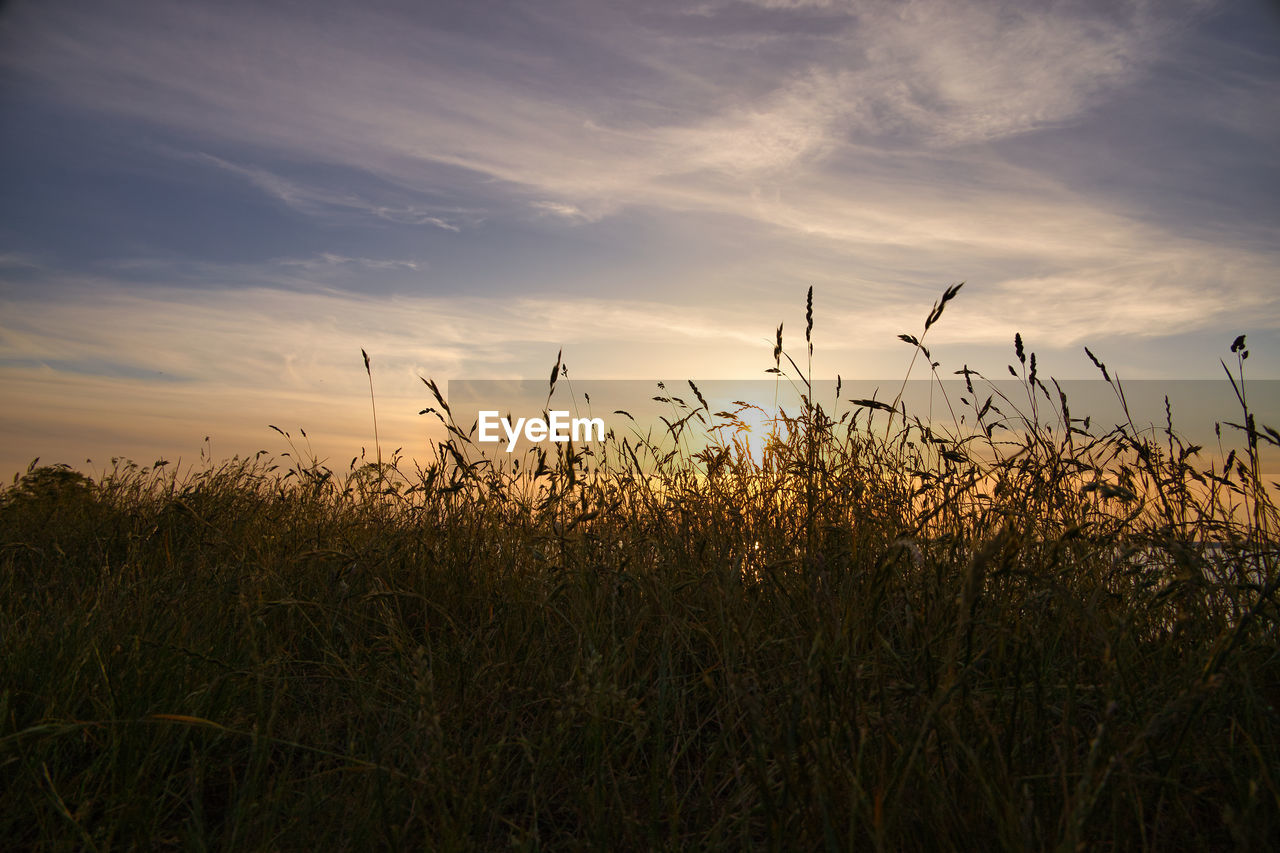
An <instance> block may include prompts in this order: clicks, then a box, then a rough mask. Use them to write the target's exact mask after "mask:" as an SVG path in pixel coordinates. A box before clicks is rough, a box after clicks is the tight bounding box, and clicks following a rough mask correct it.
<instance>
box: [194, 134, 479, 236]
mask: <svg viewBox="0 0 1280 853" xmlns="http://www.w3.org/2000/svg"><path fill="white" fill-rule="evenodd" d="M176 156H181V157H186V158H189V159H194V160H197V161H199V162H202V163H206V164H208V165H212V166H216V167H217V168H219V169H222V170H224V171H227V172H230V173H232V174H234V175H238V176H239V177H242V178H244V179H245V180H247V181H248V182H249V183H250V184H252V185H253V186H254V187H256V188H258V189H260V190H262V191H263V192H264V193H266V194H267V195H269V196H271V197H272V198H274V199H276V200H277V201H280V202H283V203H284V204H285V205H287V206H288V207H290V208H291V209H293V210H296V211H298V212H299V213H305V214H308V215H311V216H324V215H332V214H333V213H335V212H356V213H361V214H366V215H369V216H373V217H376V218H378V219H383V220H386V221H388V222H394V223H397V224H399V225H431V226H433V227H435V228H440V229H443V230H445V231H452V232H454V233H459V232H461V231H462V225H461V224H459V223H460V222H461V221H462V220H461V219H457V220H454V221H450V220H448V219H445V218H442V215H441V211H439V210H436V209H433V208H430V207H425V206H419V205H390V204H378V203H375V202H372V201H369V200H367V199H365V198H362V197H361V196H359V195H356V194H355V193H350V192H334V191H332V190H327V189H324V188H322V187H315V186H308V185H306V184H302V183H299V182H297V181H293V180H289V179H287V178H284V177H281V176H280V175H277V174H275V173H273V172H270V171H268V170H266V169H262V168H257V167H252V166H241V165H237V164H235V163H231V162H229V161H227V160H224V159H222V158H221V157H215V156H213V155H212V154H205V153H196V154H190V155H187V154H177V155H176Z"/></svg>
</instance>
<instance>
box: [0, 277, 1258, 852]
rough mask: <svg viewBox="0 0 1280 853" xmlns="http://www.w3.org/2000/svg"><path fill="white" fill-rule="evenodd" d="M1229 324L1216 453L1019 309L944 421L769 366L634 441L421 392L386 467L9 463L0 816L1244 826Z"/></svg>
mask: <svg viewBox="0 0 1280 853" xmlns="http://www.w3.org/2000/svg"><path fill="white" fill-rule="evenodd" d="M954 290H955V289H952V290H949V291H948V295H944V297H943V299H942V300H940V302H939V303H938V304H937V305H936V306H935V309H934V311H933V312H931V313H930V315H929V320H928V322H926V324H925V331H926V332H927V331H928V328H929V327H930V326H932V325H933V323H934V322H935V321H937V319H938V317H939V316H940V315H941V313H942V309H943V307H944V306H945V305H946V302H947V300H948V299H950V298H951V296H954V295H955V293H954ZM811 328H812V321H811V320H810V327H809V328H807V329H806V345H808V343H809V341H808V339H809V337H810V331H811ZM924 337H925V336H924V335H923V334H922V335H919V336H907V337H906V338H904V339H908V344H909V345H911V346H913V347H916V348H917V350H918V351H919V353H920V355H921V357H922V359H923V361H924V362H926V363H927V362H929V359H930V356H929V353H928V350H927V349H926V346H925V343H924ZM1231 349H1232V353H1231V356H1230V358H1231V362H1230V368H1231V371H1230V372H1231V375H1232V376H1233V382H1235V383H1237V385H1236V387H1237V389H1238V391H1239V393H1240V403H1241V409H1240V410H1239V411H1236V412H1223V413H1222V419H1223V427H1222V440H1223V442H1224V447H1226V446H1227V445H1231V446H1237V445H1238V450H1235V451H1229V455H1228V454H1224V455H1216V452H1215V453H1213V454H1211V453H1210V452H1209V451H1206V450H1204V449H1202V448H1195V447H1191V446H1187V445H1186V444H1185V443H1184V442H1183V441H1182V439H1180V438H1179V436H1178V433H1177V431H1176V429H1175V428H1174V425H1173V424H1169V428H1168V429H1167V430H1164V431H1159V432H1156V433H1152V432H1143V431H1140V430H1138V429H1136V428H1135V427H1133V425H1132V424H1130V425H1123V424H1122V425H1120V426H1119V427H1117V428H1116V429H1111V428H1110V427H1111V425H1107V427H1106V428H1105V429H1100V428H1099V427H1098V425H1096V424H1090V423H1087V422H1086V421H1085V420H1084V417H1083V416H1084V415H1085V414H1087V413H1073V412H1072V411H1071V410H1070V401H1068V400H1067V399H1066V398H1065V397H1064V396H1060V395H1059V394H1058V393H1057V392H1056V390H1055V388H1054V384H1053V383H1052V380H1049V379H1047V378H1045V377H1041V376H1038V375H1037V374H1036V365H1035V357H1034V355H1031V356H1030V359H1028V357H1027V356H1028V353H1027V352H1025V351H1024V347H1023V344H1022V341H1021V339H1020V338H1019V339H1018V341H1017V343H1016V348H1015V351H1014V353H1013V358H1012V359H1011V361H1013V363H1014V366H1013V367H1012V368H1011V370H1013V371H1014V372H1015V373H1016V374H1018V375H1019V376H1020V377H1021V378H1022V379H1023V380H1024V383H1025V388H1026V396H1025V397H1024V398H1023V399H1021V400H1009V399H993V400H987V394H986V393H985V392H984V385H983V380H982V377H980V376H976V375H974V376H972V377H966V378H968V379H969V380H970V381H971V383H972V385H973V390H972V392H971V393H969V394H967V395H966V397H965V399H964V400H963V401H961V400H955V401H952V402H953V404H954V405H955V406H956V407H957V409H959V408H966V407H967V408H966V411H967V413H968V414H967V420H966V422H967V423H969V424H970V425H972V426H973V427H974V428H973V429H971V430H969V432H968V433H966V434H963V435H960V434H957V435H946V434H941V433H939V432H937V431H936V430H935V428H934V427H931V426H930V425H928V424H925V423H922V422H920V421H917V420H914V419H913V418H912V417H911V415H910V413H904V412H902V411H901V410H900V409H899V408H898V407H897V406H895V404H894V403H893V401H882V402H876V401H865V400H864V401H848V400H845V401H840V402H839V403H838V404H837V406H836V408H835V409H834V410H833V411H826V410H824V408H823V407H822V406H821V405H819V404H818V403H817V402H816V401H814V400H812V399H810V398H809V397H808V396H807V395H806V396H805V397H804V398H803V399H804V401H805V402H804V404H803V405H801V406H800V407H799V408H798V409H797V410H796V411H793V412H780V413H778V414H777V415H776V416H775V417H774V418H773V422H772V426H773V429H772V432H771V438H770V441H769V442H768V443H767V444H766V445H765V447H764V453H763V456H762V458H760V459H755V458H753V457H752V456H751V454H750V453H749V452H748V451H747V448H746V439H745V434H744V432H743V431H742V423H741V413H740V412H733V411H725V412H720V413H716V412H712V411H711V410H710V408H709V407H706V406H703V405H702V404H701V401H700V400H699V397H700V396H701V395H700V394H699V392H698V390H697V389H696V387H692V386H691V387H689V388H688V389H687V390H686V389H681V391H679V392H677V393H674V394H673V393H671V391H670V389H667V390H666V391H665V392H659V393H666V394H667V395H668V397H669V399H670V401H671V403H670V404H671V406H672V409H673V412H674V414H675V415H677V416H678V417H673V418H672V420H671V433H670V435H669V436H668V438H670V439H672V440H673V442H674V443H673V444H672V449H671V450H664V449H663V448H662V447H659V446H657V445H655V444H654V443H652V442H647V441H644V440H641V439H638V438H637V437H635V436H614V437H612V438H611V439H610V440H609V441H607V442H606V443H605V444H604V445H603V446H601V445H593V446H591V447H577V448H576V449H575V448H570V449H569V450H567V451H566V450H563V449H562V450H561V452H559V453H558V454H557V453H556V452H554V451H553V452H551V453H549V454H548V455H546V456H545V457H543V458H542V459H541V461H539V460H538V459H537V458H535V457H526V462H527V464H525V465H524V466H522V468H521V469H520V470H519V471H517V470H514V469H512V468H510V467H507V466H501V465H494V464H490V463H488V462H486V461H484V460H483V459H482V458H481V457H480V455H479V454H478V453H477V452H476V451H475V447H474V445H473V444H472V443H471V439H470V436H469V434H468V429H467V426H468V425H466V424H462V425H458V424H453V421H452V416H451V413H450V412H449V410H448V407H447V405H446V402H447V401H445V400H444V399H443V398H442V397H438V398H437V399H434V400H431V401H430V402H431V409H433V410H434V414H436V415H438V416H439V417H440V418H441V420H443V421H445V422H446V423H447V424H451V425H453V427H454V430H455V431H454V432H452V433H451V437H450V440H449V441H448V442H447V443H444V444H441V445H438V446H436V447H435V448H434V453H435V456H434V457H433V458H431V459H428V460H425V461H422V462H421V463H420V464H416V465H410V464H409V463H407V462H405V461H404V460H402V459H400V458H398V457H390V458H388V459H387V460H386V461H385V462H382V461H379V462H373V463H369V464H364V465H356V466H352V467H351V468H350V469H349V470H347V471H346V472H342V471H334V470H331V469H329V468H327V467H325V466H324V465H322V464H320V463H318V462H317V461H315V460H309V459H307V458H305V456H301V455H297V454H295V455H292V456H289V457H287V458H283V459H278V460H274V461H273V460H272V459H270V458H267V457H256V458H250V459H233V460H230V461H226V462H223V463H212V462H211V463H209V464H208V465H206V466H205V467H203V468H202V469H200V470H196V471H192V472H188V473H184V474H178V473H174V472H172V471H171V470H170V468H169V467H168V466H164V465H160V466H153V467H150V468H142V467H138V466H136V465H133V464H131V463H126V462H120V463H118V464H117V465H116V466H115V467H114V468H112V469H110V470H108V471H107V472H105V473H104V474H102V475H100V476H97V477H95V478H92V479H90V478H88V477H85V476H83V475H81V474H79V473H76V472H73V471H71V470H69V469H65V468H60V467H33V468H32V469H31V470H30V471H29V472H28V473H27V475H26V476H24V477H22V478H20V479H19V480H17V481H16V482H15V483H14V485H13V486H11V487H9V488H8V489H6V490H5V491H4V492H3V494H2V495H0V547H2V548H3V550H2V552H0V659H2V660H3V664H2V665H0V667H2V668H0V778H2V779H3V780H4V782H3V784H2V785H0V839H3V842H2V843H0V846H2V847H3V848H4V849H8V850H16V849H38V850H64V849H65V850H81V849H85V850H126V849H144V850H150V849H226V850H271V849H304V848H313V849H320V850H342V849H351V850H364V849H370V848H392V849H446V850H452V849H479V850H492V849H519V850H538V849H623V850H637V849H646V850H647V849H777V850H811V849H834V850H843V849H868V850H930V849H938V848H942V849H984V850H1027V849H1032V850H1039V849H1055V850H1075V849H1079V848H1081V847H1084V848H1088V849H1122V850H1203V849H1244V850H1265V849H1275V846H1276V845H1277V844H1278V843H1280V770H1277V768H1280V712H1278V707H1277V706H1278V705H1280V652H1277V645H1278V644H1277V639H1278V638H1277V604H1278V602H1277V596H1276V593H1277V583H1278V581H1277V579H1278V578H1280V567H1278V566H1277V560H1278V559H1280V541H1278V539H1277V534H1278V532H1280V514H1278V513H1277V510H1276V506H1275V505H1274V503H1273V502H1272V500H1271V498H1270V497H1269V494H1270V493H1269V491H1268V487H1267V484H1266V483H1264V482H1263V481H1262V478H1261V474H1260V467H1259V466H1260V461H1259V460H1260V454H1261V453H1262V452H1263V450H1264V449H1265V448H1266V447H1268V446H1269V445H1271V444H1275V443H1277V439H1278V438H1280V437H1277V436H1276V434H1275V432H1274V431H1272V430H1269V429H1267V428H1266V426H1264V425H1262V424H1255V422H1254V419H1253V418H1252V416H1251V414H1250V411H1249V408H1248V403H1247V383H1246V379H1245V376H1244V367H1245V361H1244V356H1245V354H1247V350H1245V349H1244V341H1243V340H1242V339H1241V340H1238V341H1237V342H1236V344H1235V345H1233V346H1232V348H1231ZM801 361H803V358H802V359H801ZM771 362H772V364H773V368H774V369H775V370H777V371H778V374H777V375H778V377H779V382H786V383H791V384H792V385H793V386H795V387H798V388H799V389H800V392H801V393H802V394H803V393H804V389H805V388H806V387H808V386H807V384H806V383H807V382H808V380H807V379H806V378H805V377H806V371H805V370H803V369H802V368H801V365H800V364H798V363H797V362H796V361H794V360H793V359H792V358H791V357H790V356H789V355H788V354H787V353H786V352H785V351H784V349H783V346H782V331H781V329H779V333H778V346H777V349H776V350H775V352H774V354H773V357H772V359H771ZM1097 364H1098V369H1099V371H1100V372H1101V373H1102V374H1103V376H1104V377H1105V379H1106V381H1108V382H1111V383H1112V384H1113V385H1114V387H1115V388H1116V392H1117V393H1118V394H1122V393H1123V386H1122V385H1121V384H1120V383H1119V382H1118V381H1115V380H1114V379H1113V378H1112V377H1111V376H1110V374H1109V373H1107V370H1106V368H1105V366H1104V365H1103V364H1102V363H1101V362H1097ZM558 367H559V364H557V368H558ZM556 379H557V375H556V372H555V371H553V373H552V377H551V380H550V382H549V386H554V385H555V383H556ZM431 390H432V391H434V386H433V387H432V389H431ZM548 390H549V392H550V390H551V388H550V387H549V389H548ZM695 422H697V423H699V424H703V425H710V426H713V427H714V426H716V425H719V427H720V428H719V429H718V430H714V431H713V434H714V435H717V436H719V437H720V438H719V441H718V443H713V444H712V446H710V447H709V448H706V449H698V450H694V449H691V447H690V445H687V444H682V443H681V440H680V439H681V436H679V435H676V433H678V432H680V431H682V430H684V429H685V428H688V427H691V426H692V425H693V424H694V423H695ZM1230 423H1238V424H1239V425H1240V428H1235V427H1231V426H1229V424H1230ZM1233 443H1234V444H1233ZM561 447H562V448H563V446H561Z"/></svg>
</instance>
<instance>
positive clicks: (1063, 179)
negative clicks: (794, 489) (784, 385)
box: [0, 0, 1280, 479]
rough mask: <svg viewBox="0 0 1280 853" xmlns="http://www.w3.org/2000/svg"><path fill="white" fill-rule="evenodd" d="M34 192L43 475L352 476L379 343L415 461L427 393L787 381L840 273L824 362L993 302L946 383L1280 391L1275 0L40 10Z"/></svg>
mask: <svg viewBox="0 0 1280 853" xmlns="http://www.w3.org/2000/svg"><path fill="white" fill-rule="evenodd" d="M0 187H3V189H2V190H0V394H3V399H4V401H5V402H4V405H3V407H2V408H3V411H2V412H0V475H3V476H5V477H6V479H7V478H8V477H9V476H11V475H12V474H13V473H14V472H17V471H20V470H24V469H25V468H26V466H27V464H28V463H29V462H30V461H31V460H32V459H33V458H34V457H37V456H39V457H40V458H41V462H42V463H50V462H66V463H70V464H73V465H76V466H79V467H82V468H84V467H87V468H89V469H90V470H101V468H102V467H103V466H104V465H106V464H107V463H108V462H109V460H110V458H111V457H113V456H121V457H129V458H132V459H135V460H137V461H138V462H140V463H142V464H150V463H151V462H152V461H154V460H155V459H158V458H162V457H163V458H166V459H168V460H170V461H177V460H182V461H184V462H187V463H193V462H195V461H196V460H198V459H199V456H200V454H201V453H202V452H204V453H206V454H210V455H212V456H213V457H215V458H223V457H227V456H230V455H232V454H237V453H239V454H246V453H253V452H254V451H256V450H258V449H266V450H268V451H271V452H282V451H287V450H289V447H288V442H286V441H285V440H284V438H283V437H282V436H280V435H278V434H277V433H275V432H273V431H271V430H270V429H269V428H268V425H269V424H274V425H277V426H279V427H280V428H281V429H283V430H286V431H288V432H289V433H290V435H291V436H292V437H293V439H294V440H295V441H297V442H299V449H300V450H304V451H305V448H306V447H307V443H306V442H300V431H303V430H304V431H305V432H306V433H307V436H308V441H309V442H310V446H311V450H312V452H315V453H316V454H317V455H319V456H320V457H321V458H322V459H326V460H329V461H330V462H331V463H333V464H335V465H344V466H345V464H346V461H347V459H348V458H350V457H352V456H354V455H357V454H358V453H360V451H361V448H362V447H363V448H365V449H366V450H367V452H369V453H370V454H372V452H373V435H372V417H371V414H370V400H369V377H368V376H366V374H365V370H364V363H363V360H362V357H361V354H360V351H361V349H364V350H366V351H367V352H368V354H369V357H370V364H371V370H372V379H373V383H374V386H375V396H376V399H377V406H378V426H379V430H380V438H381V443H382V445H383V446H384V448H385V449H387V450H390V449H394V448H395V447H402V448H404V450H405V453H406V454H408V455H414V454H421V453H422V452H423V451H424V449H425V447H426V443H427V441H428V440H429V438H430V437H431V435H432V434H433V433H432V431H431V429H430V428H431V425H432V423H434V421H433V419H430V418H424V417H421V416H419V415H418V412H419V410H420V409H422V408H423V407H425V406H427V405H429V404H430V402H431V401H430V396H429V392H428V391H427V389H426V388H425V387H424V385H423V383H422V381H421V377H426V378H433V379H435V380H436V381H438V382H441V383H442V384H443V383H444V382H446V381H448V380H450V379H460V378H471V379H476V378H484V379H497V378H521V377H525V378H536V377H544V376H546V375H547V374H548V372H549V370H550V368H551V366H552V365H553V364H554V363H555V360H556V357H557V353H558V352H560V351H561V350H562V349H563V360H564V363H565V364H566V365H567V366H568V368H569V371H570V375H571V376H578V377H592V378H600V379H641V378H651V379H666V380H668V381H681V382H682V381H683V380H685V379H688V378H694V379H698V378H702V379H730V378H758V377H760V376H761V375H762V371H763V370H765V369H766V368H768V367H772V366H773V356H772V351H773V343H774V334H775V330H776V327H777V324H778V323H783V324H784V344H785V345H786V346H787V348H788V350H789V351H790V352H792V353H794V354H796V355H797V357H798V356H800V355H801V354H803V353H804V343H803V331H804V326H805V311H804V308H805V305H804V301H805V294H806V291H807V289H808V288H809V287H813V289H814V321H813V322H814V327H813V339H814V362H813V365H814V366H813V370H814V373H815V375H817V376H823V377H834V376H835V375H837V374H840V375H842V376H844V377H856V378H862V379H882V378H883V379H885V380H895V379H897V380H900V379H901V378H902V377H903V376H904V375H905V374H906V371H907V366H908V364H909V362H910V361H911V355H912V351H911V348H910V347H909V346H907V345H906V344H904V343H902V342H901V341H899V340H898V339H897V335H898V334H900V333H910V334H915V335H919V334H920V332H921V329H922V326H923V322H924V319H925V317H926V316H927V314H928V313H929V309H930V307H931V305H932V304H933V302H934V301H935V300H936V299H937V298H938V297H939V296H940V295H941V293H942V291H943V290H944V288H946V287H947V286H948V285H951V284H954V283H956V282H960V281H963V282H965V285H964V288H963V289H962V291H961V292H960V294H959V295H958V296H957V298H956V299H955V300H954V301H953V302H951V303H950V304H949V305H948V306H947V308H946V311H945V313H944V316H943V317H942V319H941V320H940V321H939V322H938V323H937V324H936V325H935V326H933V327H932V328H931V329H930V330H929V334H928V337H927V339H926V341H925V343H926V344H927V345H928V346H929V347H930V350H931V352H932V354H933V357H934V358H935V359H936V360H938V361H939V362H941V367H940V368H939V369H940V371H942V372H944V373H949V372H950V371H952V370H954V369H959V368H961V367H963V366H964V365H969V366H970V367H973V368H975V369H978V370H981V371H983V372H986V373H988V374H989V375H993V376H994V375H1002V374H1005V373H1006V371H1005V365H1006V364H1007V363H1008V362H1010V361H1011V360H1012V359H1013V346H1012V341H1013V336H1014V334H1015V333H1020V334H1021V335H1022V337H1023V339H1024V340H1025V341H1026V343H1027V347H1028V348H1029V349H1031V350H1033V351H1035V352H1036V353H1037V354H1038V357H1039V363H1040V365H1041V368H1040V369H1041V372H1042V375H1043V374H1052V375H1054V376H1058V377H1060V378H1064V379H1077V378H1086V377H1091V376H1094V375H1096V373H1095V370H1094V368H1093V366H1092V365H1091V364H1090V362H1089V360H1088V358H1087V357H1086V356H1085V354H1084V347H1085V346H1088V347H1089V348H1090V349H1091V350H1092V351H1093V352H1094V353H1096V354H1097V355H1098V356H1099V357H1100V358H1102V359H1103V360H1104V361H1105V362H1106V363H1107V364H1108V367H1109V368H1110V369H1111V370H1112V372H1113V373H1118V374H1120V375H1121V376H1122V377H1125V378H1131V379H1135V380H1136V379H1170V380H1173V379H1204V378H1213V377H1220V376H1221V375H1222V368H1221V366H1220V365H1219V359H1222V358H1228V359H1230V358H1232V356H1231V355H1230V353H1229V352H1228V347H1229V346H1230V344H1231V341H1232V340H1233V339H1234V338H1235V337H1236V335H1238V334H1242V333H1247V335H1248V342H1249V344H1250V353H1251V357H1250V361H1249V363H1248V367H1249V375H1250V376H1252V377H1255V378H1258V379H1280V287H1277V282H1280V4H1277V3H1275V2H1262V0H1237V1H1236V2H1231V3H1225V2H1224V3H1215V2H1209V0H1067V2H1035V1H1034V0H1031V1H1030V2H1029V1H1028V0H1010V1H1009V2H1003V0H904V2H889V1H888V0H706V2H680V3H677V2H654V1H653V0H626V2H622V0H617V2H615V0H590V1H589V0H536V2H534V0H524V2H518V3H502V2H488V0H463V1H460V2H453V0H432V2H387V0H373V1H372V2H362V3H358V4H357V3H349V2H342V3H339V2H329V0H308V2H277V0H254V2H238V0H229V2H219V3H216V4H214V3H205V2H201V3H197V2H181V0H176V1H175V0H164V2H160V0H96V2H71V0H12V2H8V3H5V4H3V5H0ZM798 360H799V359H798ZM916 369H917V370H919V369H920V368H919V367H917V368H916ZM913 376H916V377H918V376H920V374H918V373H916V374H913ZM1231 414H1232V413H1230V412H1225V413H1224V416H1229V415H1231ZM206 437H207V440H206ZM87 459H92V460H93V463H92V465H88V464H87V463H86V461H85V460H87Z"/></svg>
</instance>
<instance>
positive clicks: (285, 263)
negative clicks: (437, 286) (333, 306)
mask: <svg viewBox="0 0 1280 853" xmlns="http://www.w3.org/2000/svg"><path fill="white" fill-rule="evenodd" d="M277 263H279V264H280V266H282V267H296V268H298V269H301V270H304V271H306V272H311V273H314V272H319V271H323V270H330V269H333V268H335V267H358V268H360V269H366V270H376V271H380V272H382V271H388V270H412V271H414V272H421V271H423V270H425V269H426V268H427V266H428V265H427V264H426V263H424V262H422V261H397V260H388V259H380V258H350V257H347V256H346V255H339V254H336V253H334V252H321V253H320V254H319V255H316V256H315V257H311V258H283V259H281V260H279V261H277Z"/></svg>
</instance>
